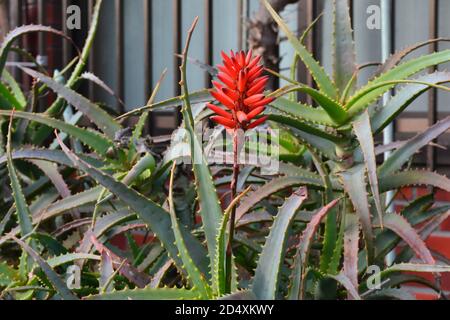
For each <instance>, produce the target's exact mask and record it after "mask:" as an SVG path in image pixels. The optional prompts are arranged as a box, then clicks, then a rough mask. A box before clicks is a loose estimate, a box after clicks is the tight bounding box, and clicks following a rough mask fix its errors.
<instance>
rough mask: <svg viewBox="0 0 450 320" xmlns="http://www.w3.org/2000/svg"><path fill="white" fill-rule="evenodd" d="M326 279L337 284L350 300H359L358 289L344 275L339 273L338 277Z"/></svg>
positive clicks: (332, 276)
mask: <svg viewBox="0 0 450 320" xmlns="http://www.w3.org/2000/svg"><path fill="white" fill-rule="evenodd" d="M327 277H329V278H331V279H334V280H336V281H337V282H339V283H340V284H341V285H342V286H343V287H344V288H345V289H346V290H347V293H348V296H349V298H350V299H353V300H361V297H360V295H359V293H358V289H357V288H358V287H357V286H355V285H354V283H353V282H352V280H351V279H350V278H349V277H348V276H347V275H346V274H345V273H340V274H338V275H327Z"/></svg>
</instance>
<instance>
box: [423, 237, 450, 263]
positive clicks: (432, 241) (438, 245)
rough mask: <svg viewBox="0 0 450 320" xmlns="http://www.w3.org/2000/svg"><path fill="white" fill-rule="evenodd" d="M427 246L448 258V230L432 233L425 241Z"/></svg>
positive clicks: (449, 252) (449, 240)
mask: <svg viewBox="0 0 450 320" xmlns="http://www.w3.org/2000/svg"><path fill="white" fill-rule="evenodd" d="M426 244H427V246H428V247H429V248H430V249H433V250H435V251H437V252H439V253H441V254H442V255H444V256H445V257H447V258H448V259H450V232H445V231H440V232H436V233H433V234H432V235H431V236H430V237H428V239H427V241H426Z"/></svg>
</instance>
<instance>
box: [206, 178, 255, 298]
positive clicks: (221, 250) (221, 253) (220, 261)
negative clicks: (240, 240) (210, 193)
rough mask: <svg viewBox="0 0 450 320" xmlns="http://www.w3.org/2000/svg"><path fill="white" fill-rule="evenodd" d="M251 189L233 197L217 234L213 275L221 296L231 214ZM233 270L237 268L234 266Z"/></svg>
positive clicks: (223, 291) (224, 286)
mask: <svg viewBox="0 0 450 320" xmlns="http://www.w3.org/2000/svg"><path fill="white" fill-rule="evenodd" d="M249 190H250V187H249V188H247V189H246V190H244V191H243V192H241V193H240V194H239V195H238V196H237V197H236V198H234V199H233V201H232V202H231V203H230V205H229V206H228V208H227V209H226V210H225V212H224V214H223V218H222V223H221V224H220V229H219V233H218V236H217V254H216V266H215V268H214V270H215V273H214V275H213V277H215V278H216V279H217V280H216V284H217V286H218V287H217V288H216V289H215V290H216V291H217V293H216V294H217V295H218V296H219V297H221V296H222V295H224V294H225V293H226V281H227V280H226V269H227V268H226V251H227V247H228V239H229V238H228V237H229V235H227V227H228V223H229V220H230V214H231V211H232V209H233V207H235V206H236V205H237V203H238V202H239V201H240V200H241V198H242V197H243V196H244V195H246V194H247V192H248V191H249ZM231 270H233V271H234V270H235V269H234V268H233V267H232V268H231ZM236 278H237V276H236V275H233V276H232V277H231V279H234V280H236ZM232 286H237V284H234V285H232Z"/></svg>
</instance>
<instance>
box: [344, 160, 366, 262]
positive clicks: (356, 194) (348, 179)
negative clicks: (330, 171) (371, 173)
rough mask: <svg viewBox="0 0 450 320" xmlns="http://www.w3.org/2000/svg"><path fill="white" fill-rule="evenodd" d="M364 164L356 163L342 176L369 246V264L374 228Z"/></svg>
mask: <svg viewBox="0 0 450 320" xmlns="http://www.w3.org/2000/svg"><path fill="white" fill-rule="evenodd" d="M364 169H365V168H364V166H363V165H356V166H354V167H353V168H351V169H349V170H347V171H345V172H341V173H340V176H341V178H342V182H343V184H344V188H345V191H346V192H347V194H348V195H349V197H350V200H351V201H352V203H353V207H354V208H355V210H356V213H357V215H358V216H359V220H360V222H361V225H362V231H363V235H364V240H365V243H366V248H367V253H368V254H367V258H368V262H369V264H370V263H371V262H372V261H373V258H374V245H373V241H374V237H373V230H372V221H371V216H370V207H369V201H368V198H367V192H366V182H365V179H364V178H365V177H364V176H365V170H364Z"/></svg>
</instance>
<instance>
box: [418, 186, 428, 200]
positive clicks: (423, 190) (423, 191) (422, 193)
mask: <svg viewBox="0 0 450 320" xmlns="http://www.w3.org/2000/svg"><path fill="white" fill-rule="evenodd" d="M429 193H430V191H429V190H428V188H424V187H419V188H416V197H417V198H419V197H422V196H425V195H427V194H429Z"/></svg>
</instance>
